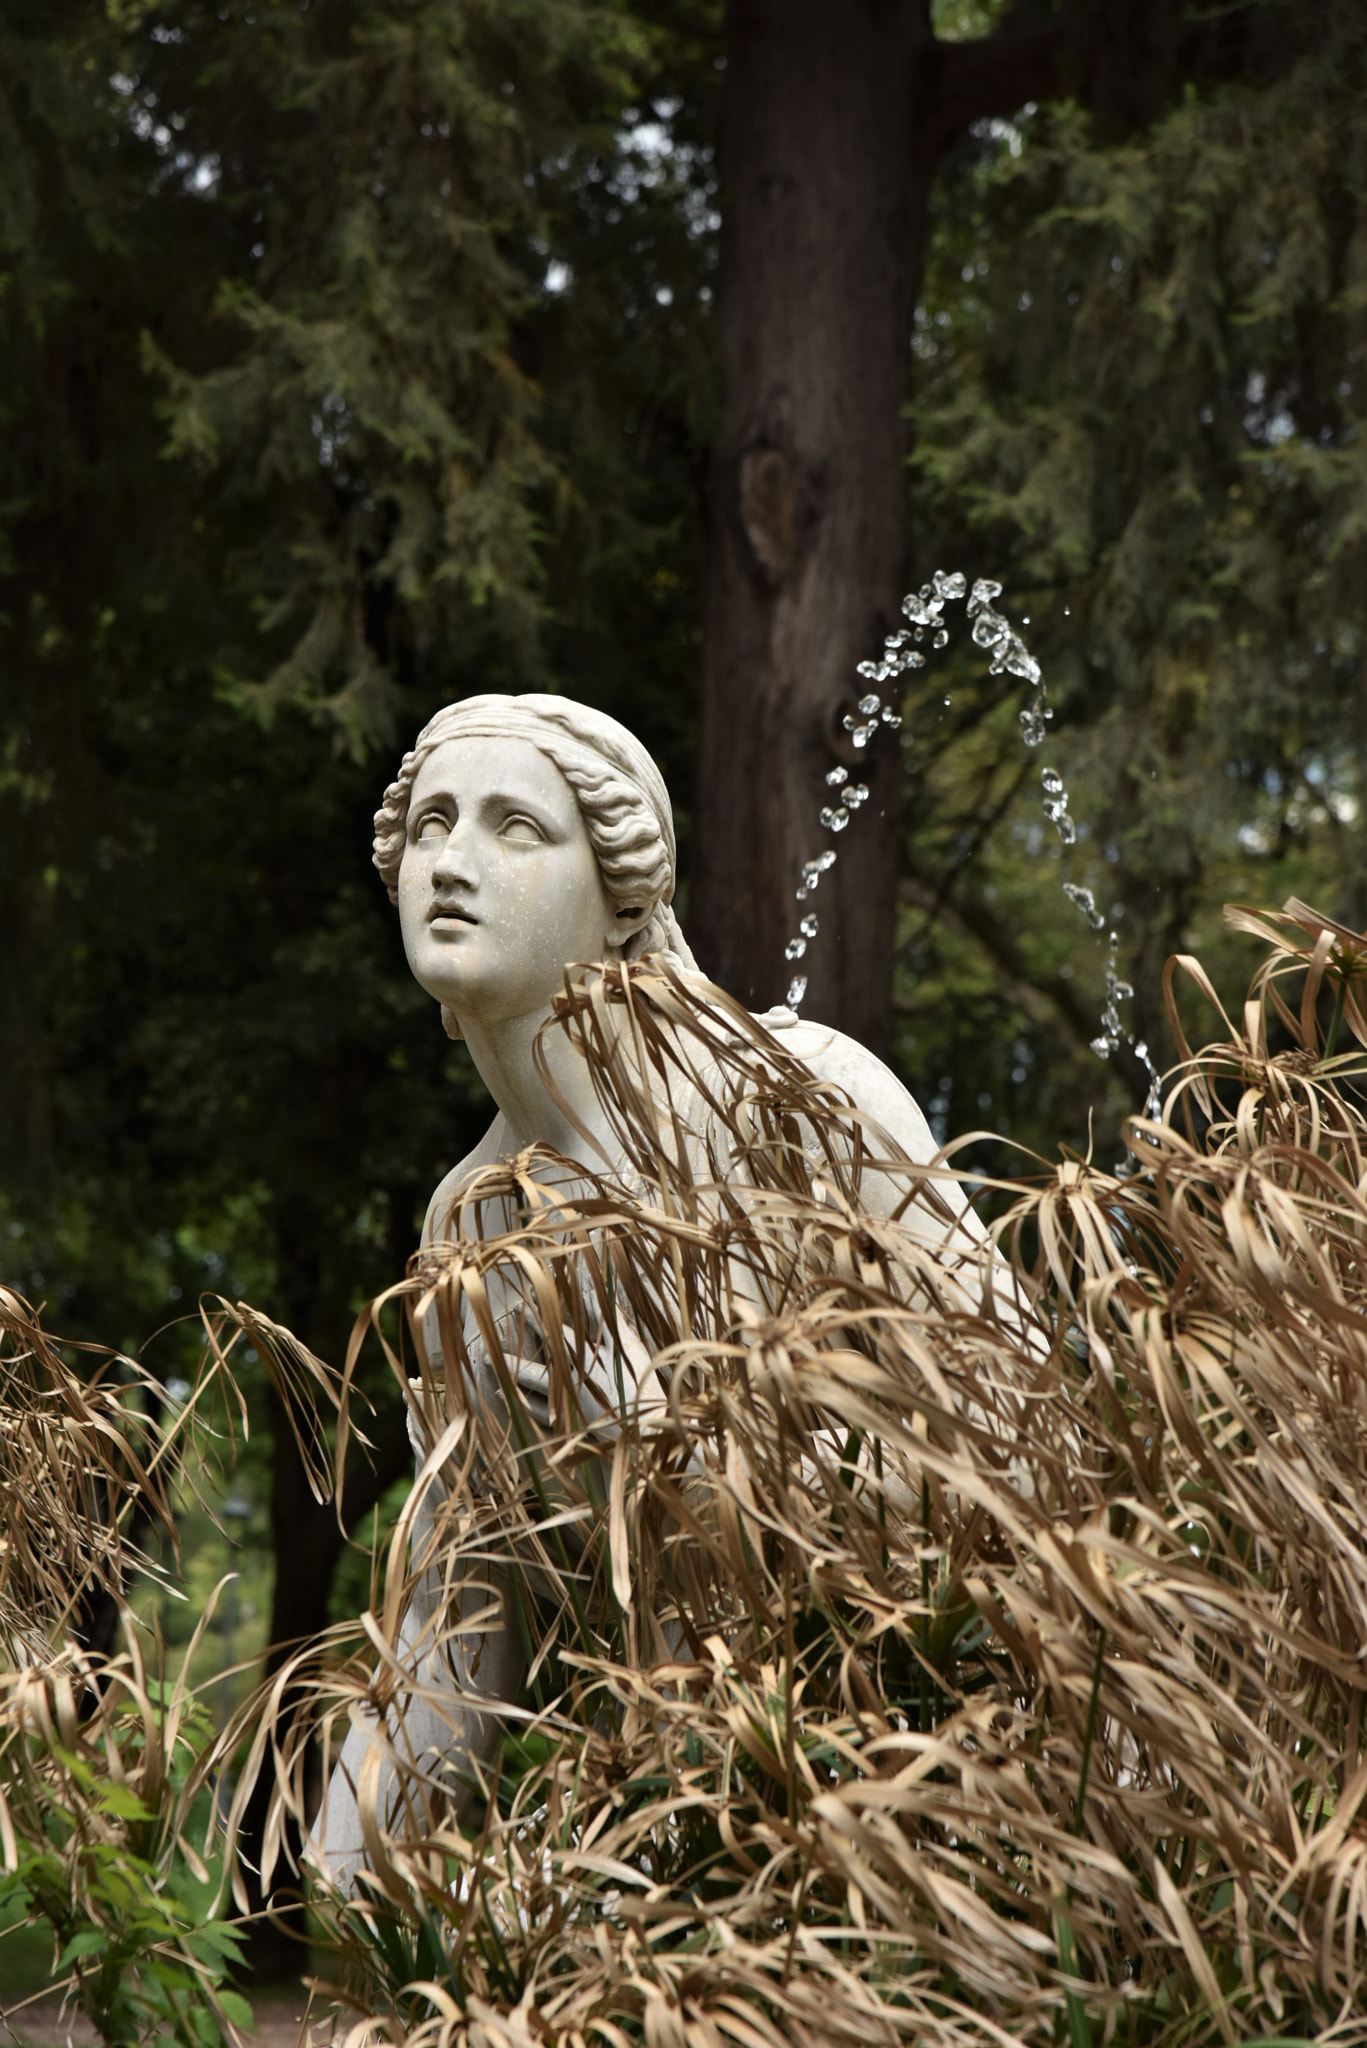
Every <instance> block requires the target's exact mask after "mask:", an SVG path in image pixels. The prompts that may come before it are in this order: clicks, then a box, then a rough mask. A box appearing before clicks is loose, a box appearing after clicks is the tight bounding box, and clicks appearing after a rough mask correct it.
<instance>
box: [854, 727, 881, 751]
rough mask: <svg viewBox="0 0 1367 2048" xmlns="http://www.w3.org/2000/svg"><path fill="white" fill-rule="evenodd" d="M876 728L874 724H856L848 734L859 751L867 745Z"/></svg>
mask: <svg viewBox="0 0 1367 2048" xmlns="http://www.w3.org/2000/svg"><path fill="white" fill-rule="evenodd" d="M877 730H878V728H877V726H875V725H857V726H856V727H855V729H854V731H853V732H852V733H851V734H850V739H851V741H852V742H853V744H854V745H855V746H856V747H858V748H859V749H860V750H861V751H862V750H863V749H864V748H865V747H866V746H867V745H868V743H869V741H870V740H871V739H872V738H873V735H874V734H875V732H877Z"/></svg>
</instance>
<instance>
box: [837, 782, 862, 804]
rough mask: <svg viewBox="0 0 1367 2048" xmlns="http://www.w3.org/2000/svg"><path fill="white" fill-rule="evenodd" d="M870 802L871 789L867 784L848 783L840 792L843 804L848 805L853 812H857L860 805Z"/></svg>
mask: <svg viewBox="0 0 1367 2048" xmlns="http://www.w3.org/2000/svg"><path fill="white" fill-rule="evenodd" d="M868 800H869V789H868V784H867V783H865V782H847V783H846V784H845V787H844V788H843V789H842V790H841V792H840V801H841V803H842V804H848V805H849V807H850V809H851V810H852V811H857V810H858V809H859V806H860V804H863V803H867V802H868Z"/></svg>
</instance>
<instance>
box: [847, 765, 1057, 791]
mask: <svg viewBox="0 0 1367 2048" xmlns="http://www.w3.org/2000/svg"><path fill="white" fill-rule="evenodd" d="M826 780H827V781H828V782H829V781H830V777H829V776H827V778H826ZM1040 781H1041V782H1042V783H1043V784H1044V787H1045V789H1046V790H1047V791H1048V793H1049V795H1050V796H1057V795H1058V793H1059V791H1060V790H1061V789H1062V788H1063V777H1062V776H1061V775H1060V774H1059V772H1058V770H1057V768H1045V769H1043V770H1042V771H1041V774H1040Z"/></svg>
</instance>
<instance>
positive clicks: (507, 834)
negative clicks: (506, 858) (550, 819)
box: [499, 813, 546, 846]
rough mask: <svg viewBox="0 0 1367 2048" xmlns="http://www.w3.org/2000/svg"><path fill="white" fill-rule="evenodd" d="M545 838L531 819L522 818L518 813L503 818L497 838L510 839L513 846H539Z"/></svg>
mask: <svg viewBox="0 0 1367 2048" xmlns="http://www.w3.org/2000/svg"><path fill="white" fill-rule="evenodd" d="M545 836H546V835H545V833H544V832H543V831H542V830H541V827H540V826H539V825H538V824H537V823H536V822H535V821H534V820H533V819H531V818H524V817H523V816H522V815H521V814H520V813H515V814H514V816H512V817H511V818H505V819H504V821H503V824H502V825H501V826H500V828H499V837H500V838H501V839H510V840H511V841H512V843H513V845H514V846H539V845H540V843H541V841H542V840H543V839H544V838H545Z"/></svg>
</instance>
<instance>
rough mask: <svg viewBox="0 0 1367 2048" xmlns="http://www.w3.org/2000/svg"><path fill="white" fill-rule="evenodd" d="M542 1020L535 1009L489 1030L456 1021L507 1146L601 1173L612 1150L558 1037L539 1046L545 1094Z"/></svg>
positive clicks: (579, 1069) (581, 1070)
mask: <svg viewBox="0 0 1367 2048" xmlns="http://www.w3.org/2000/svg"><path fill="white" fill-rule="evenodd" d="M549 1015H550V1012H549V1009H545V1010H536V1011H533V1012H532V1013H530V1014H529V1015H527V1016H525V1017H510V1018H504V1019H500V1020H499V1021H498V1022H497V1023H496V1024H487V1023H482V1022H478V1021H475V1020H467V1019H466V1018H464V1017H462V1018H461V1020H460V1027H461V1032H462V1035H463V1037H464V1039H465V1043H466V1045H467V1046H468V1047H469V1049H470V1057H471V1058H472V1059H473V1060H474V1063H475V1066H476V1068H477V1070H478V1072H479V1077H480V1079H481V1080H482V1081H483V1083H484V1085H485V1087H486V1088H487V1089H488V1091H489V1093H490V1094H491V1095H492V1096H493V1098H494V1101H495V1102H496V1103H497V1104H498V1107H499V1109H500V1111H501V1112H502V1115H503V1121H504V1123H505V1125H506V1126H507V1131H508V1137H509V1141H510V1144H511V1145H512V1146H513V1147H514V1148H520V1147H522V1146H523V1145H533V1144H539V1145H549V1146H551V1147H552V1148H553V1149H554V1150H555V1151H557V1152H563V1153H564V1155H565V1157H566V1158H567V1159H573V1160H575V1161H576V1162H577V1163H578V1164H579V1165H580V1166H583V1167H585V1168H587V1169H588V1171H589V1172H590V1173H601V1172H603V1171H604V1169H605V1167H606V1166H607V1165H608V1163H609V1161H610V1160H611V1159H612V1157H613V1156H614V1154H615V1150H616V1148H615V1146H614V1145H613V1143H612V1139H611V1134H610V1132H609V1130H608V1127H607V1124H606V1122H605V1121H604V1118H603V1114H602V1111H601V1110H600V1108H599V1105H598V1098H597V1095H596V1093H595V1091H594V1087H593V1082H592V1081H591V1079H590V1078H589V1071H588V1068H587V1067H586V1065H585V1064H584V1061H583V1060H582V1059H581V1058H580V1057H579V1055H578V1053H576V1052H575V1050H574V1048H573V1047H572V1046H571V1045H570V1043H569V1042H568V1040H567V1039H566V1037H565V1034H564V1032H563V1031H548V1032H547V1033H546V1034H545V1036H544V1037H543V1038H542V1040H541V1046H540V1051H541V1056H542V1060H543V1061H544V1064H545V1068H547V1069H549V1073H550V1079H551V1084H552V1085H551V1086H550V1087H548V1086H547V1084H546V1078H545V1074H544V1072H543V1069H542V1067H541V1066H540V1065H539V1064H538V1061H537V1057H536V1051H537V1047H536V1041H537V1034H538V1033H539V1032H540V1031H541V1028H542V1026H543V1025H544V1024H545V1022H546V1019H547V1017H548V1016H549ZM581 1127H582V1128H581ZM586 1131H587V1132H588V1133H589V1134H590V1135H589V1138H586V1137H585V1135H584V1133H585V1132H586ZM590 1139H592V1140H594V1141H596V1143H593V1142H590ZM598 1147H601V1148H602V1149H601V1151H600V1150H598V1149H597V1148H598Z"/></svg>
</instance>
